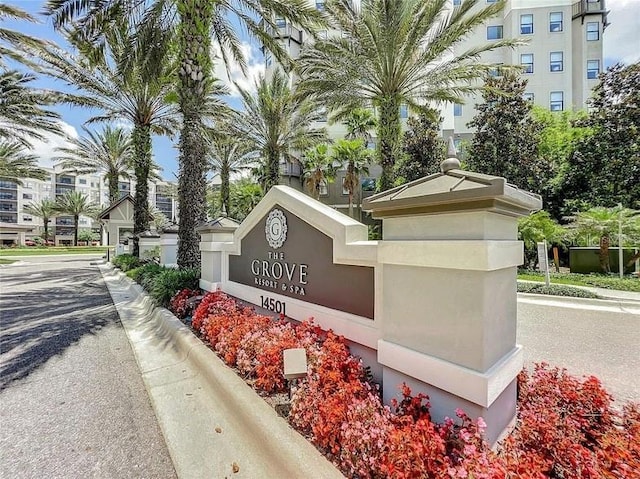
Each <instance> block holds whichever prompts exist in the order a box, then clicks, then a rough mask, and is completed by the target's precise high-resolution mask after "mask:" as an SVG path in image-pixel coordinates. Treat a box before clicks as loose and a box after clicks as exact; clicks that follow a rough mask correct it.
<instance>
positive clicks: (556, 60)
mask: <svg viewBox="0 0 640 479" xmlns="http://www.w3.org/2000/svg"><path fill="white" fill-rule="evenodd" d="M550 59H551V61H550V63H549V70H551V71H552V72H561V71H562V70H564V65H563V60H562V52H551V55H550Z"/></svg>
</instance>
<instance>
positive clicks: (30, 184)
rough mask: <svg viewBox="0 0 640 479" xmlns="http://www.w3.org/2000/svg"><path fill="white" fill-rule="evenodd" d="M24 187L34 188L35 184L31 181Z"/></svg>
mask: <svg viewBox="0 0 640 479" xmlns="http://www.w3.org/2000/svg"><path fill="white" fill-rule="evenodd" d="M24 187H25V188H33V183H31V182H30V181H27V182H26V183H25V184H24Z"/></svg>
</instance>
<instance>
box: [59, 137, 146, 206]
mask: <svg viewBox="0 0 640 479" xmlns="http://www.w3.org/2000/svg"><path fill="white" fill-rule="evenodd" d="M83 130H84V133H85V136H83V137H81V138H77V139H74V140H72V142H71V144H72V146H71V147H65V148H58V150H57V151H58V153H59V155H58V156H57V157H56V158H55V160H56V161H57V163H58V164H59V165H60V166H61V167H62V168H63V169H64V170H72V171H75V172H76V173H77V174H81V175H85V174H88V173H97V172H101V173H103V174H104V178H105V180H106V182H107V186H108V188H109V203H115V202H116V201H118V199H119V198H120V194H119V191H118V182H119V180H120V178H123V179H129V177H130V175H129V172H130V171H131V166H132V163H131V157H132V154H133V148H132V145H131V138H130V137H129V134H128V133H127V132H126V131H125V130H124V129H122V128H112V127H111V126H106V127H105V128H104V129H103V130H102V131H99V132H93V131H90V130H88V129H86V128H83Z"/></svg>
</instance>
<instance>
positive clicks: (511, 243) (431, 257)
mask: <svg viewBox="0 0 640 479" xmlns="http://www.w3.org/2000/svg"><path fill="white" fill-rule="evenodd" d="M454 156H455V150H453V152H452V153H450V158H449V159H447V160H445V161H444V162H443V164H442V165H441V170H442V171H441V173H437V174H434V175H431V176H428V177H425V178H422V179H420V180H417V181H414V182H412V183H409V184H407V185H403V186H401V187H398V188H394V189H392V190H389V191H386V192H383V193H379V194H377V195H374V196H372V197H369V198H368V199H367V200H366V201H365V204H364V209H366V210H368V211H371V213H372V215H373V216H374V217H376V218H380V219H382V221H383V239H382V240H380V241H368V240H367V228H366V226H365V225H363V224H361V223H358V222H357V221H355V220H353V219H351V218H349V217H347V216H345V215H343V214H341V213H338V212H337V211H335V210H333V209H332V208H329V207H328V206H326V205H323V204H322V203H320V202H318V201H316V200H314V199H313V198H311V197H309V196H307V195H305V194H304V193H302V192H299V191H296V190H294V189H292V188H289V187H286V186H276V187H274V188H272V189H271V190H270V191H269V192H268V193H267V195H266V196H265V197H264V198H263V199H262V201H261V202H260V203H259V204H258V206H257V207H256V208H255V209H254V210H253V211H252V212H251V214H250V215H249V216H248V217H247V218H246V219H245V221H243V222H242V224H240V225H239V226H237V225H235V224H232V223H231V222H230V220H228V219H220V220H219V221H216V222H215V224H212V225H209V226H205V227H204V228H202V229H201V230H200V231H201V234H202V242H201V252H202V278H201V281H200V285H201V287H203V288H204V289H207V290H215V289H221V290H223V291H225V292H226V293H228V294H231V295H233V296H236V297H238V298H241V299H243V300H246V301H249V302H251V303H254V304H256V305H259V306H262V307H265V308H267V309H270V310H272V311H274V312H276V313H284V314H286V315H287V316H288V317H290V318H293V319H296V320H305V319H308V318H310V317H313V318H314V319H315V321H316V322H317V323H318V324H319V325H320V326H321V327H323V328H324V329H332V330H333V331H335V332H336V333H337V334H340V335H343V336H345V337H346V338H347V339H348V340H349V341H350V345H351V350H352V352H353V353H354V354H356V355H358V356H361V357H362V359H363V361H364V362H365V364H367V366H369V367H371V371H372V374H373V376H374V378H375V379H376V380H378V381H380V382H381V383H382V385H383V388H382V392H383V398H384V400H385V402H387V403H388V402H390V401H391V399H392V398H394V397H396V395H397V392H398V389H397V387H398V385H399V384H401V383H402V382H406V383H407V384H409V386H410V387H411V388H412V390H413V391H414V392H424V393H426V394H428V395H429V396H430V402H431V405H432V408H431V414H432V417H433V418H434V420H436V421H442V420H443V419H444V418H445V417H447V416H448V417H455V410H456V408H462V409H463V410H465V411H466V412H467V413H468V414H469V415H470V416H471V417H477V416H482V417H484V419H485V421H486V422H487V424H488V428H487V438H488V439H489V441H495V440H496V439H497V438H498V436H499V435H500V434H501V433H502V431H503V430H504V429H505V428H507V427H508V425H509V424H510V422H511V421H512V420H513V418H514V417H515V406H516V377H517V375H518V373H519V372H520V370H521V369H522V364H523V355H522V348H521V347H520V346H519V345H517V344H516V327H517V317H516V315H517V304H516V301H517V296H516V268H517V266H518V265H520V264H522V261H523V245H522V242H520V241H518V240H517V218H518V217H519V216H522V215H525V214H528V212H530V211H533V210H536V209H539V208H541V206H542V204H541V200H540V198H539V197H538V196H536V195H532V194H529V193H527V192H525V191H522V190H519V189H518V188H515V187H513V186H512V185H510V184H508V183H507V181H506V180H505V179H504V178H500V177H495V176H489V175H482V174H478V173H473V172H468V171H463V170H460V169H459V168H460V164H459V162H458V161H457V159H456V158H455V157H454Z"/></svg>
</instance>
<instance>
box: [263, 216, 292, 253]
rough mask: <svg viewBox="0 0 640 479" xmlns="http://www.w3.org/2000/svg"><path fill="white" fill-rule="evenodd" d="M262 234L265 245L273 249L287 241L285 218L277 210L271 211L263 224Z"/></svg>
mask: <svg viewBox="0 0 640 479" xmlns="http://www.w3.org/2000/svg"><path fill="white" fill-rule="evenodd" d="M264 232H265V235H266V237H267V243H269V246H271V247H272V248H273V249H278V248H280V247H281V246H282V245H283V244H284V242H285V241H286V240H287V218H286V217H285V216H284V213H283V212H282V211H280V210H278V209H274V210H271V212H270V213H269V216H267V221H266V223H265V227H264Z"/></svg>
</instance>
